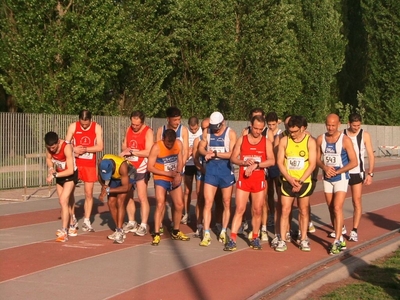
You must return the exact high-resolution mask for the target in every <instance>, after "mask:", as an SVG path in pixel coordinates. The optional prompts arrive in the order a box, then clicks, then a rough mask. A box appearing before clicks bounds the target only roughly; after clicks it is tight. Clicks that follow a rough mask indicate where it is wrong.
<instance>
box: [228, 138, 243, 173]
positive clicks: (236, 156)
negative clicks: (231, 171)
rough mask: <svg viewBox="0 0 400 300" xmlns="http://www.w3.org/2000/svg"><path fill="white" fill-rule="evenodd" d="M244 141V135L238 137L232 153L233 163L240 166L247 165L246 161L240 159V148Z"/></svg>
mask: <svg viewBox="0 0 400 300" xmlns="http://www.w3.org/2000/svg"><path fill="white" fill-rule="evenodd" d="M242 143H243V135H242V136H241V137H240V138H238V140H237V141H236V143H235V146H234V147H233V150H232V155H231V163H233V164H235V165H238V166H244V165H246V162H245V161H244V160H242V159H240V148H241V147H242Z"/></svg>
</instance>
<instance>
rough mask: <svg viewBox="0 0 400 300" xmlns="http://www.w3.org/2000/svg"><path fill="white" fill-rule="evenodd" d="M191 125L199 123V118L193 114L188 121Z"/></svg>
mask: <svg viewBox="0 0 400 300" xmlns="http://www.w3.org/2000/svg"><path fill="white" fill-rule="evenodd" d="M188 124H189V126H194V125H199V119H198V118H197V117H196V116H192V117H190V118H189V121H188Z"/></svg>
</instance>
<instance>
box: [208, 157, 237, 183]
mask: <svg viewBox="0 0 400 300" xmlns="http://www.w3.org/2000/svg"><path fill="white" fill-rule="evenodd" d="M235 182H236V180H235V174H234V173H233V171H232V168H231V165H230V161H229V160H221V161H216V160H214V161H210V162H209V163H207V164H206V175H205V177H204V183H208V184H210V185H212V186H216V187H219V188H221V189H223V188H227V187H230V186H232V185H233V184H235Z"/></svg>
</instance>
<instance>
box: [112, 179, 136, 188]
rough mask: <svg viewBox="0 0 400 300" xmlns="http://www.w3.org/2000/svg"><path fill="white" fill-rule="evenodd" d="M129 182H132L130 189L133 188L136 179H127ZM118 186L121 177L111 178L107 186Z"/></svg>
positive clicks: (120, 184)
mask: <svg viewBox="0 0 400 300" xmlns="http://www.w3.org/2000/svg"><path fill="white" fill-rule="evenodd" d="M129 183H130V184H132V190H134V189H135V184H136V181H135V180H134V179H129ZM119 186H122V183H121V179H113V178H111V180H110V185H109V187H110V188H116V187H119Z"/></svg>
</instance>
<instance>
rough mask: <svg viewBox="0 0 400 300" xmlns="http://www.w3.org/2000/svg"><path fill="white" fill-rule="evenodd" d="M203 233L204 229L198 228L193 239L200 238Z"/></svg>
mask: <svg viewBox="0 0 400 300" xmlns="http://www.w3.org/2000/svg"><path fill="white" fill-rule="evenodd" d="M202 232H203V227H197V229H196V232H195V233H194V234H193V237H195V238H200V237H201V235H202Z"/></svg>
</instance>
